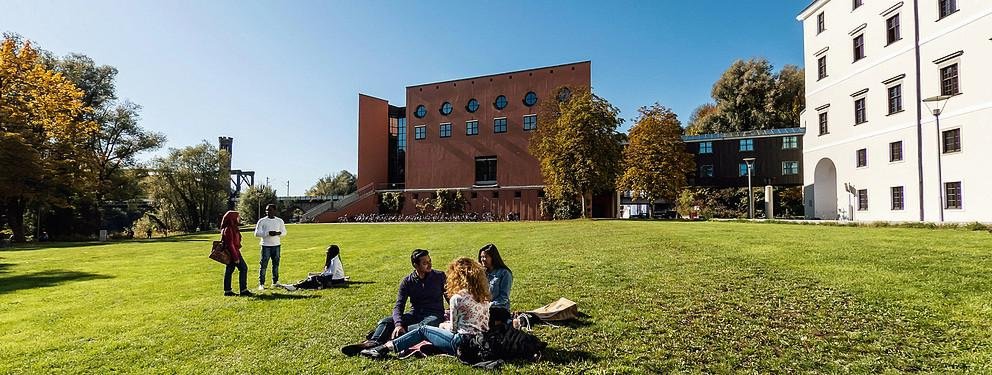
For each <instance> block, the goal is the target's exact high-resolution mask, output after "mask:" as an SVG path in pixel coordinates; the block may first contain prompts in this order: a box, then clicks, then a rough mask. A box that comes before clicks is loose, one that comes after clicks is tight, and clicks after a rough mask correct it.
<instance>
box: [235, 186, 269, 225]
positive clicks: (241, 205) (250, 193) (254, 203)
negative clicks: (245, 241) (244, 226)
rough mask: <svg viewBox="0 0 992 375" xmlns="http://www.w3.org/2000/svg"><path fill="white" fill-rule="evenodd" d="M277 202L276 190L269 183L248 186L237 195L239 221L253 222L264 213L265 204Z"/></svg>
mask: <svg viewBox="0 0 992 375" xmlns="http://www.w3.org/2000/svg"><path fill="white" fill-rule="evenodd" d="M270 203H272V204H277V201H276V191H275V190H274V189H272V187H271V186H269V185H258V186H249V187H248V188H247V189H245V191H243V192H241V196H239V197H238V213H239V214H240V215H241V221H242V222H245V223H255V222H257V221H258V219H261V218H262V216H263V215H265V206H267V205H269V204H270Z"/></svg>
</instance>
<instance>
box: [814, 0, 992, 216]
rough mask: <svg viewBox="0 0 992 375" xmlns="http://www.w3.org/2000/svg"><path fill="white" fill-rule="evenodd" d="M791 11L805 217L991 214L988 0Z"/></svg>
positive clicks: (850, 1)
mask: <svg viewBox="0 0 992 375" xmlns="http://www.w3.org/2000/svg"><path fill="white" fill-rule="evenodd" d="M797 19H798V20H800V21H802V22H803V39H804V49H803V51H804V56H805V59H806V110H805V112H804V113H803V115H802V126H804V127H806V128H807V130H806V137H805V140H804V141H805V145H804V149H803V163H804V165H803V171H804V185H805V189H804V191H805V203H806V214H807V216H809V217H817V218H821V219H846V220H858V221H875V220H880V221H928V222H940V221H948V222H973V221H980V222H992V39H990V38H992V0H913V1H898V0H814V1H813V2H812V4H810V5H809V6H808V7H806V9H804V10H803V11H802V13H801V14H800V15H799V16H798V17H797ZM939 95H947V96H949V99H947V100H943V101H940V102H934V103H930V102H928V103H924V102H923V99H926V98H933V97H936V96H939ZM928 105H929V106H930V107H931V108H933V107H934V106H935V105H943V111H942V112H941V113H940V117H939V118H940V121H939V122H940V127H939V128H937V125H936V121H935V117H934V113H933V112H932V110H931V109H928ZM938 150H939V151H938ZM938 158H939V162H938ZM986 168H990V169H986Z"/></svg>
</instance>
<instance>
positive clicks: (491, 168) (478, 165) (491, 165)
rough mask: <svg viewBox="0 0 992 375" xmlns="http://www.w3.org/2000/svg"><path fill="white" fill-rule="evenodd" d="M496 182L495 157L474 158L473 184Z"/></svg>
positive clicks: (491, 183)
mask: <svg viewBox="0 0 992 375" xmlns="http://www.w3.org/2000/svg"><path fill="white" fill-rule="evenodd" d="M495 183H496V157H495V156H481V157H477V158H475V184H476V185H493V184H495Z"/></svg>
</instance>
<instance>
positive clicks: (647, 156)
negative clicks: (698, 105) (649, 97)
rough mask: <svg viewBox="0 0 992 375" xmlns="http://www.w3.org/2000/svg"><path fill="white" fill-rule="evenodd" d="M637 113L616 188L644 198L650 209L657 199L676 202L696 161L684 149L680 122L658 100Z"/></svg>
mask: <svg viewBox="0 0 992 375" xmlns="http://www.w3.org/2000/svg"><path fill="white" fill-rule="evenodd" d="M638 112H639V113H640V116H639V117H638V119H637V123H636V124H634V126H633V127H632V128H630V133H629V138H630V143H629V144H628V145H627V148H626V149H624V151H623V161H624V164H623V165H624V172H623V174H622V175H621V176H620V178H619V179H617V189H618V190H621V191H630V192H631V193H632V195H633V196H634V197H635V198H636V199H645V200H647V202H648V203H649V206H648V207H649V208H648V210H649V211H651V210H653V207H654V203H655V202H656V201H658V200H659V199H666V200H668V201H669V202H674V201H675V198H676V197H677V196H678V193H679V191H680V190H682V189H683V188H684V187H685V186H686V175H688V174H689V173H691V172H692V171H693V170H694V169H695V168H696V166H695V164H696V163H695V161H694V160H693V157H692V155H690V154H689V153H688V152H686V151H685V144H684V143H683V142H682V124H681V123H680V122H679V119H678V116H676V115H675V112H672V110H671V109H669V108H667V107H664V106H662V105H660V104H658V103H655V104H654V105H653V106H650V107H641V108H640V109H639V110H638ZM651 213H652V212H649V214H651Z"/></svg>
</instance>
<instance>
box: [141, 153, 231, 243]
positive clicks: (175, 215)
mask: <svg viewBox="0 0 992 375" xmlns="http://www.w3.org/2000/svg"><path fill="white" fill-rule="evenodd" d="M227 158H230V155H228V154H227V151H221V150H218V149H217V148H216V147H214V146H213V145H211V144H209V143H207V142H206V141H203V143H201V144H199V145H196V146H188V147H185V148H182V149H178V150H177V149H171V150H169V154H168V155H166V156H164V157H160V158H156V159H154V160H153V161H152V164H151V167H152V168H151V169H152V175H151V176H149V178H148V180H147V184H146V186H147V188H148V191H149V195H150V196H151V198H152V199H153V200H154V201H155V204H156V205H157V207H158V210H159V214H160V217H163V218H164V219H165V222H166V224H168V225H169V226H170V227H171V228H172V229H179V230H183V231H186V232H193V231H195V230H196V229H197V228H200V229H205V228H213V227H215V226H217V224H218V221H219V220H220V216H221V215H222V214H223V213H224V210H225V209H226V207H227V204H226V198H227V190H228V185H227V182H228V181H227V180H228V176H226V175H225V172H224V171H223V170H222V167H221V166H222V165H224V164H225V163H224V161H225V160H226V159H227Z"/></svg>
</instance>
